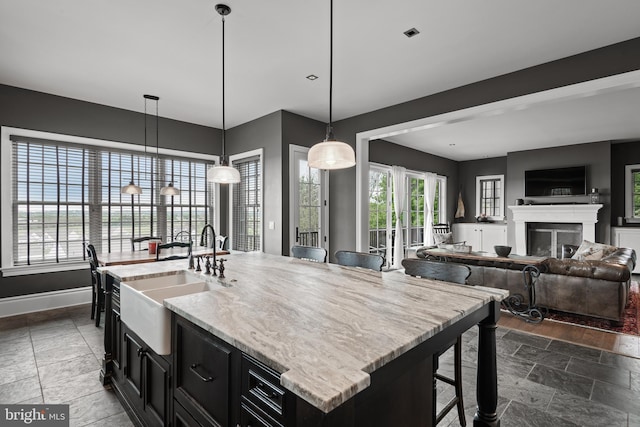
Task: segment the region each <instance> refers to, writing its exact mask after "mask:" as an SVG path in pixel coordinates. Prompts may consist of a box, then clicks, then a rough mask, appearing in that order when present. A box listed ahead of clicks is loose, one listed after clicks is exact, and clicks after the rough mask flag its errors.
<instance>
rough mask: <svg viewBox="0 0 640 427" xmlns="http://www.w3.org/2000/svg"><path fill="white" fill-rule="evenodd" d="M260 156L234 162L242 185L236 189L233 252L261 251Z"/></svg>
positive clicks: (234, 186)
mask: <svg viewBox="0 0 640 427" xmlns="http://www.w3.org/2000/svg"><path fill="white" fill-rule="evenodd" d="M260 165H261V162H260V156H252V157H248V158H244V159H239V160H236V161H234V162H233V166H234V167H235V168H236V169H238V170H239V171H240V183H238V184H234V185H233V239H232V242H233V244H232V246H233V249H235V250H238V251H245V252H249V251H259V250H261V247H260V242H261V232H262V213H261V209H262V206H261V205H260V203H261V200H262V176H261V174H262V171H261V166H260Z"/></svg>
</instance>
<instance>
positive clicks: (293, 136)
mask: <svg viewBox="0 0 640 427" xmlns="http://www.w3.org/2000/svg"><path fill="white" fill-rule="evenodd" d="M325 133H326V124H325V123H322V122H319V121H317V120H313V119H309V118H307V117H304V116H300V115H298V114H293V113H290V112H288V111H283V112H282V201H283V203H282V223H283V227H282V255H289V248H290V247H291V246H292V244H293V242H290V241H289V145H299V146H302V147H311V146H312V145H313V144H316V143H318V142H320V141H322V140H324V138H325ZM329 179H331V178H329ZM330 219H331V218H330Z"/></svg>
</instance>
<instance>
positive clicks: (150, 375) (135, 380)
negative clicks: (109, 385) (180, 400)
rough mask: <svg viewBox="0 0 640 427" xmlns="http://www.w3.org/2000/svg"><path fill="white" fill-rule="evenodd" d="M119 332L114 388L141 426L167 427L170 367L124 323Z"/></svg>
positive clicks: (166, 361)
mask: <svg viewBox="0 0 640 427" xmlns="http://www.w3.org/2000/svg"><path fill="white" fill-rule="evenodd" d="M122 331H123V333H122V340H123V346H122V350H123V351H122V353H123V369H122V380H118V381H114V385H115V386H116V387H117V388H118V389H119V391H120V392H121V393H122V395H123V396H124V398H125V399H126V403H127V404H128V405H129V406H130V407H131V409H133V411H134V412H136V415H137V416H138V417H139V418H140V420H139V421H141V422H142V423H143V424H144V425H147V426H169V425H170V424H171V423H170V422H169V420H170V419H171V416H170V415H171V414H170V412H171V411H170V409H171V408H170V405H171V382H170V380H171V364H170V362H169V360H167V359H166V358H164V357H163V356H160V355H158V354H156V353H155V352H154V351H153V350H151V349H150V348H149V347H148V346H147V345H146V344H145V343H144V341H142V340H141V339H140V338H139V337H138V336H136V335H135V333H134V332H133V331H131V330H130V329H129V328H128V327H127V325H126V324H122ZM113 378H114V379H115V378H116V376H113Z"/></svg>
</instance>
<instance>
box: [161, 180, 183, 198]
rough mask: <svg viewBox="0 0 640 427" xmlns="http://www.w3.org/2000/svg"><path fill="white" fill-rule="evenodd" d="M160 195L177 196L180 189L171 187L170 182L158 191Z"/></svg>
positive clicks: (171, 183)
mask: <svg viewBox="0 0 640 427" xmlns="http://www.w3.org/2000/svg"><path fill="white" fill-rule="evenodd" d="M160 194H161V195H163V196H179V195H180V189H179V188H177V187H174V186H173V182H170V183H169V185H167V186H166V187H162V188H161V189H160Z"/></svg>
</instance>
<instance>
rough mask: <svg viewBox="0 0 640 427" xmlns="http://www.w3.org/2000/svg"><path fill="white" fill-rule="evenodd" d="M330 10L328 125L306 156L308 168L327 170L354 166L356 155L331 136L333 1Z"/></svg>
mask: <svg viewBox="0 0 640 427" xmlns="http://www.w3.org/2000/svg"><path fill="white" fill-rule="evenodd" d="M330 8H331V11H330V14H331V17H330V31H329V33H330V40H329V57H330V58H329V124H327V135H326V137H325V140H324V141H323V142H320V143H318V144H315V145H314V146H313V147H311V148H310V149H309V153H308V155H307V163H308V164H309V167H312V168H316V169H327V170H330V169H345V168H350V167H352V166H354V165H355V164H356V155H355V152H354V151H353V148H351V146H350V145H349V144H347V143H346V142H341V141H336V139H335V137H334V136H333V123H332V108H333V105H332V104H333V0H331V1H330Z"/></svg>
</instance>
